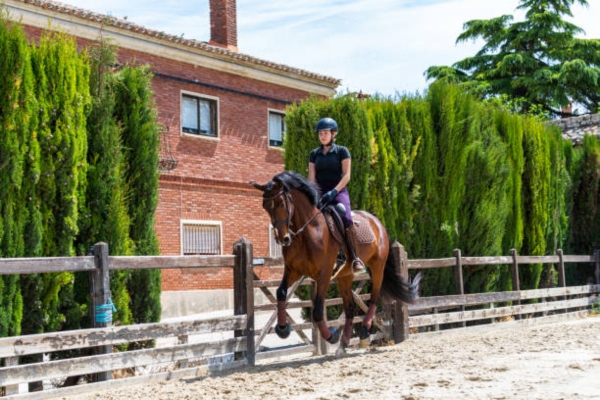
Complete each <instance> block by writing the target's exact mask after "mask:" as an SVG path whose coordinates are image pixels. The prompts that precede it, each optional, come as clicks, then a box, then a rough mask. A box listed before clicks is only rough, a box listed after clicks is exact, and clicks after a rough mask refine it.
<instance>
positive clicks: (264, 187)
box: [248, 181, 267, 192]
mask: <svg viewBox="0 0 600 400" xmlns="http://www.w3.org/2000/svg"><path fill="white" fill-rule="evenodd" d="M248 183H249V184H251V185H252V186H254V187H255V188H257V189H258V190H260V191H261V192H264V191H265V190H266V189H267V185H259V184H258V183H256V182H254V181H250V182H248Z"/></svg>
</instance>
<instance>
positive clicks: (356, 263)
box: [346, 224, 367, 275]
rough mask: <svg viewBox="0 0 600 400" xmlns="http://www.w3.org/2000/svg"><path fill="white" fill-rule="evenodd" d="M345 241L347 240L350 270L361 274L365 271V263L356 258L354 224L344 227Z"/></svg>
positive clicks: (355, 273)
mask: <svg viewBox="0 0 600 400" xmlns="http://www.w3.org/2000/svg"><path fill="white" fill-rule="evenodd" d="M346 241H347V242H348V252H349V253H350V254H349V255H350V257H352V272H353V273H354V275H361V274H364V273H365V272H367V269H366V268H365V264H364V263H363V262H362V261H361V259H360V258H358V255H357V252H356V247H357V244H356V243H357V242H356V228H355V227H354V224H352V225H351V226H349V227H348V228H346Z"/></svg>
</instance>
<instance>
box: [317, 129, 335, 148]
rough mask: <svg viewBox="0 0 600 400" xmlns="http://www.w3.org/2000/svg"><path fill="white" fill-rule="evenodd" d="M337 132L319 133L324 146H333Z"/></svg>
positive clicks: (324, 130)
mask: <svg viewBox="0 0 600 400" xmlns="http://www.w3.org/2000/svg"><path fill="white" fill-rule="evenodd" d="M336 134H337V132H332V131H331V129H323V130H322V131H319V140H320V141H321V144H322V145H323V146H331V145H332V144H333V139H335V135H336Z"/></svg>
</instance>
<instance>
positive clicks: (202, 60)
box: [3, 0, 340, 316]
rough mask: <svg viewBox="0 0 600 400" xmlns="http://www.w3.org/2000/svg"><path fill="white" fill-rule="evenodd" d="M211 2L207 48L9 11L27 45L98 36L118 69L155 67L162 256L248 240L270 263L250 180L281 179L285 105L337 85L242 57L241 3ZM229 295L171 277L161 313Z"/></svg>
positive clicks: (28, 1) (84, 20) (53, 11)
mask: <svg viewBox="0 0 600 400" xmlns="http://www.w3.org/2000/svg"><path fill="white" fill-rule="evenodd" d="M209 1H210V19H211V38H210V41H209V42H205V41H199V40H190V39H183V38H182V37H179V36H174V35H168V34H164V33H162V32H158V31H155V30H152V29H149V28H146V27H143V26H139V25H136V24H135V23H132V22H130V21H127V20H124V19H118V18H114V17H112V16H107V15H102V14H98V13H95V12H93V11H91V10H84V9H80V8H76V7H72V6H69V5H66V4H63V3H58V2H53V1H44V0H4V1H3V3H4V7H5V8H6V9H7V10H8V12H9V18H10V19H12V20H15V21H20V22H21V23H22V24H23V25H25V27H26V32H27V34H28V35H29V36H30V37H31V38H37V37H39V36H40V34H41V33H42V30H44V29H52V30H59V31H62V32H66V33H68V34H71V35H73V36H75V37H76V38H77V40H78V43H79V44H80V45H81V46H84V45H89V44H90V43H92V41H94V40H97V39H98V38H99V36H100V34H101V33H102V36H103V37H104V38H110V39H111V40H112V43H114V44H115V45H117V46H118V48H119V51H118V62H119V63H121V64H125V63H127V62H133V61H134V60H135V62H137V63H139V64H147V65H149V66H150V69H151V70H152V72H153V73H154V78H153V81H152V85H153V90H154V93H155V101H156V104H157V108H158V113H159V119H160V121H161V122H162V123H163V125H164V126H165V128H166V129H165V134H164V135H163V138H162V144H163V153H162V154H161V157H162V158H161V168H162V169H163V172H162V173H161V176H160V184H159V186H160V188H159V204H158V209H157V214H156V230H157V234H158V237H159V240H160V246H161V254H163V255H180V254H231V253H232V249H233V244H234V242H235V241H236V240H238V239H239V238H240V237H242V236H244V237H246V238H248V239H249V240H250V241H251V242H252V243H253V245H254V253H255V254H256V255H257V256H261V255H262V256H269V255H271V254H272V252H273V251H276V249H275V246H272V245H271V238H270V232H269V231H270V230H269V220H268V218H267V215H266V213H265V212H264V211H263V210H262V208H261V200H260V193H259V192H258V191H256V190H255V189H253V188H252V187H251V186H250V185H249V184H248V181H249V180H256V181H259V182H266V181H267V180H268V179H270V178H271V177H272V176H273V175H274V174H276V173H278V172H280V171H282V169H283V154H282V149H281V147H280V146H281V139H282V134H283V131H284V129H285V125H284V122H283V118H284V116H285V114H284V112H285V107H286V105H288V104H291V103H293V102H297V101H299V100H301V99H304V98H306V97H308V96H310V95H312V94H316V95H320V96H331V95H333V94H334V93H335V89H336V88H337V87H338V85H339V83H340V81H339V80H338V79H335V78H332V77H327V76H323V75H319V74H315V73H311V72H308V71H304V70H300V69H297V68H293V67H290V66H286V65H281V64H276V63H272V62H269V61H265V60H262V59H259V58H255V57H252V56H250V55H247V54H243V53H240V52H239V51H238V48H237V28H236V2H235V0H209ZM49 21H50V24H49ZM173 167H174V168H173ZM231 287H232V278H231V271H226V270H215V271H214V272H206V271H204V272H198V271H189V270H186V271H180V270H165V271H163V292H164V293H163V309H165V310H166V311H167V316H170V315H177V314H182V313H183V314H185V313H188V311H186V310H179V311H177V310H175V308H177V307H179V306H177V307H176V306H173V307H174V308H173V309H172V308H171V306H170V305H169V304H170V303H172V302H173V298H177V299H178V300H177V302H180V303H181V302H184V300H182V299H183V298H186V296H187V300H185V302H187V303H188V304H189V307H190V308H194V307H195V306H198V303H202V302H205V301H206V298H205V297H201V298H198V300H197V301H195V300H194V298H195V297H194V296H195V295H194V294H193V292H196V291H197V290H198V289H202V290H204V293H207V290H208V291H209V292H210V291H211V290H212V291H213V292H212V293H213V294H214V295H215V296H216V297H218V296H217V295H216V294H217V293H218V292H220V291H223V290H227V289H230V288H231ZM174 292H176V293H174ZM215 296H213V298H211V300H210V301H213V299H215V298H216V297H215ZM169 299H171V300H169ZM218 301H221V300H218ZM194 304H195V305H194ZM195 309H196V310H197V307H196V308H195ZM169 310H171V311H169ZM164 314H165V313H163V316H164Z"/></svg>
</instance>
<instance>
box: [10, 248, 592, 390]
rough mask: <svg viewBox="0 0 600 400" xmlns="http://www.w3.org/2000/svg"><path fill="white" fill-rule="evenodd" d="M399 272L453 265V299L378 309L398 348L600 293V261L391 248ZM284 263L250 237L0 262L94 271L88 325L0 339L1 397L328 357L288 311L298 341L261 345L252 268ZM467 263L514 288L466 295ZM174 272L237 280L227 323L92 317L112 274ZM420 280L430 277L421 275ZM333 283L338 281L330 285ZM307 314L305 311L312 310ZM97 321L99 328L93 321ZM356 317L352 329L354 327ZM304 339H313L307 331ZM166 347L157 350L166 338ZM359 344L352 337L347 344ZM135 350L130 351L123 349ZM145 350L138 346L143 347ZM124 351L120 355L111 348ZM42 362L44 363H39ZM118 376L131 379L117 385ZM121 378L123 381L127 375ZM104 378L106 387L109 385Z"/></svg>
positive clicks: (306, 304)
mask: <svg viewBox="0 0 600 400" xmlns="http://www.w3.org/2000/svg"><path fill="white" fill-rule="evenodd" d="M391 251H393V252H396V255H397V257H396V259H397V260H399V262H398V265H396V268H397V271H398V272H399V273H401V274H403V273H405V274H408V270H411V269H412V270H429V269H434V268H453V271H454V278H455V285H456V286H455V289H456V293H457V294H455V295H449V296H435V297H423V298H420V299H418V300H417V301H416V303H415V304H412V305H410V306H407V305H405V304H402V303H396V302H391V303H387V302H384V304H383V305H382V309H381V312H379V313H378V314H377V318H376V319H375V323H374V325H375V326H377V328H379V332H378V333H377V334H375V335H374V336H372V337H373V338H374V339H382V340H386V341H390V340H393V341H395V342H400V341H402V340H405V339H406V338H408V336H409V334H426V333H428V332H435V331H440V330H444V329H452V328H458V327H467V326H475V325H478V326H480V325H482V324H487V325H488V326H493V325H490V323H495V322H497V321H504V320H509V319H513V320H519V319H521V318H523V319H525V318H528V319H529V318H534V317H535V318H543V317H545V316H551V315H566V316H569V315H580V314H581V313H582V312H589V310H590V309H592V308H593V307H598V293H600V255H599V252H595V253H594V255H591V256H586V255H563V254H562V251H560V250H559V251H557V254H556V255H547V256H519V255H517V254H516V251H514V250H513V251H511V254H510V255H509V256H497V257H462V255H461V252H460V250H455V251H454V256H453V257H448V258H440V259H422V260H421V259H412V260H411V259H408V256H407V254H406V252H405V251H404V248H403V247H402V246H401V245H399V244H397V243H396V244H394V245H393V246H392V248H391ZM565 263H574V264H577V263H591V264H594V263H595V266H596V267H595V284H590V285H582V286H570V287H569V286H566V282H565V273H564V268H565ZM282 264H283V260H282V259H281V258H254V257H253V252H252V244H251V243H250V242H248V241H247V240H246V239H244V238H242V239H240V240H238V241H237V242H236V243H235V245H234V251H233V255H225V256H143V257H137V256H136V257H130V256H109V254H108V246H107V245H106V244H103V243H99V244H97V245H96V246H94V248H93V252H92V255H90V256H82V257H55V258H19V259H14V258H13V259H0V275H9V274H33V273H56V272H65V271H72V272H77V271H79V272H81V271H85V272H88V273H89V274H90V282H91V284H90V296H91V298H92V300H93V303H92V304H91V310H92V321H93V325H94V327H93V328H89V329H82V330H77V331H62V332H52V333H44V334H38V335H24V336H19V337H7V338H0V359H1V360H3V364H2V365H3V366H2V367H0V390H2V388H3V390H4V392H0V394H2V395H3V396H4V397H5V398H7V399H13V398H14V399H18V398H25V397H26V398H32V399H33V398H36V399H37V398H39V399H42V398H48V397H57V396H60V395H63V394H74V393H75V394H76V393H83V392H86V391H89V390H96V388H98V387H106V388H109V387H114V386H115V385H126V384H129V382H135V383H140V382H150V381H153V380H156V379H172V378H174V377H191V376H197V375H198V374H199V373H200V372H199V371H200V370H202V371H215V370H218V371H220V370H224V369H229V368H235V367H238V366H241V365H254V364H255V363H256V361H258V360H268V359H270V358H275V357H282V356H287V355H293V354H300V353H306V352H310V353H312V354H324V353H325V352H326V351H327V344H326V343H325V342H324V341H323V340H322V339H321V337H320V335H319V333H318V331H317V330H315V329H314V326H313V324H312V322H307V321H304V320H301V321H298V320H297V321H294V320H293V318H291V317H290V316H289V314H288V320H289V321H290V323H291V324H292V327H293V329H294V331H293V332H294V333H295V334H297V335H298V337H299V338H300V342H301V343H300V344H299V345H294V346H286V347H280V348H278V347H275V348H266V347H264V346H261V344H262V343H263V341H264V339H265V338H266V336H267V335H271V334H273V333H274V330H273V325H274V323H275V320H276V307H275V304H274V303H276V296H275V293H274V291H275V289H276V288H277V287H278V286H279V283H280V280H261V279H259V277H258V276H257V275H256V273H255V270H254V268H255V267H258V266H260V267H265V266H266V267H281V266H282ZM527 264H553V265H554V267H555V268H556V270H557V272H558V286H559V287H551V288H543V289H534V290H521V289H520V285H519V280H518V276H519V266H520V265H527ZM472 266H504V267H506V268H509V269H510V272H511V276H512V278H513V282H512V286H513V287H512V289H513V290H512V291H507V292H497V293H473V294H465V293H464V283H463V271H464V269H466V268H470V267H472ZM172 268H232V269H233V275H234V302H235V304H234V310H233V315H231V316H229V317H221V318H210V319H202V320H191V321H179V322H169V323H152V324H139V325H129V326H112V323H111V321H105V320H102V319H98V320H97V319H96V318H95V315H94V311H93V310H94V309H95V307H96V306H98V305H100V306H102V305H106V304H107V302H108V301H109V300H110V298H109V297H107V294H108V296H109V294H110V275H109V271H111V270H139V269H172ZM425 273H426V271H425ZM368 280H369V277H368V276H366V277H361V278H358V279H357V282H356V284H355V286H356V288H355V292H354V298H355V301H356V304H357V307H358V308H360V309H362V310H366V309H367V303H368V301H369V299H370V295H369V294H364V293H361V291H362V289H363V287H364V286H365V285H366V284H367V283H368ZM332 283H333V284H335V281H333V282H332ZM314 285H315V283H314V282H312V281H311V280H310V279H303V280H301V281H300V282H298V283H297V284H296V285H295V286H294V287H293V288H290V292H291V293H293V292H294V291H295V290H296V288H298V287H299V286H308V287H309V288H310V290H314ZM255 292H261V293H262V294H263V295H264V296H265V297H266V298H267V300H268V303H267V304H255V303H254V302H255ZM341 304H342V300H341V299H340V298H331V299H326V301H325V306H326V307H332V306H339V305H341ZM300 308H303V309H307V310H309V311H310V308H312V301H310V300H298V299H291V300H290V301H289V302H288V304H287V310H294V309H300ZM256 313H263V314H264V313H266V314H267V316H268V318H267V322H266V323H265V324H264V325H263V326H256ZM309 314H310V312H309ZM343 319H344V316H343V315H341V316H340V318H339V319H336V320H330V321H327V324H328V325H329V326H335V327H339V326H341V325H343V323H344V321H343ZM98 321H100V322H98ZM360 321H361V317H360V316H357V317H355V320H354V322H355V323H360ZM307 332H310V333H307ZM165 339H167V341H168V344H166V345H163V346H162V347H157V346H153V345H152V343H156V341H163V342H164V341H165ZM357 342H358V339H357V338H354V339H353V341H351V344H355V343H357ZM131 344H138V345H140V346H137V347H135V348H136V349H135V350H126V348H127V346H129V345H131ZM142 344H143V345H142ZM117 348H118V349H120V351H116V352H115V349H117ZM69 351H71V352H80V356H79V357H77V358H63V359H60V357H55V356H52V355H57V354H61V353H64V352H69ZM24 356H27V357H38V358H39V359H40V361H39V362H33V363H30V364H20V362H19V360H20V357H24ZM42 357H45V358H42ZM148 368H150V369H151V370H152V372H151V373H148V374H146V375H144V376H132V374H131V371H137V370H138V369H141V370H143V369H148ZM124 371H129V375H130V376H129V377H127V378H124V379H114V377H116V376H120V375H122V374H123V373H124ZM125 375H127V374H126V373H125ZM83 376H85V377H86V378H87V381H88V382H94V383H91V384H87V385H78V386H77V387H68V388H53V389H47V390H44V391H41V392H32V393H26V394H23V393H21V394H19V385H21V386H22V385H23V384H27V383H32V382H36V381H48V380H61V379H66V378H69V377H83ZM108 381H110V383H109V382H108Z"/></svg>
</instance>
